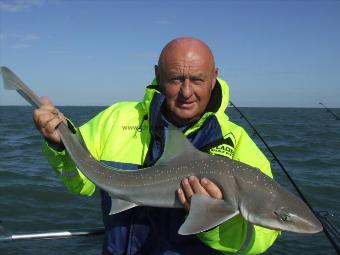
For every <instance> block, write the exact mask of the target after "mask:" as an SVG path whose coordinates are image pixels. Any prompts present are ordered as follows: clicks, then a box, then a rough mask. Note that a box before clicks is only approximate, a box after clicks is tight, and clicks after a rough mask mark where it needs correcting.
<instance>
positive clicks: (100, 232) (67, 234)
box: [0, 228, 105, 242]
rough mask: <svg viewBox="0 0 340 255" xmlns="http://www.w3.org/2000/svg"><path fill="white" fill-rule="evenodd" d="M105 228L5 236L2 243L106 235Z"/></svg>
mask: <svg viewBox="0 0 340 255" xmlns="http://www.w3.org/2000/svg"><path fill="white" fill-rule="evenodd" d="M104 231H105V230H104V229H103V228H92V229H73V230H64V231H55V232H41V233H30V234H16V235H4V236H0V242H6V241H20V240H37V239H59V238H71V237H79V236H97V235H103V234H104Z"/></svg>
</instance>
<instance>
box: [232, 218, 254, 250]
mask: <svg viewBox="0 0 340 255" xmlns="http://www.w3.org/2000/svg"><path fill="white" fill-rule="evenodd" d="M253 234H254V226H253V224H251V223H250V222H249V221H247V236H246V239H245V240H244V242H243V245H242V247H241V249H240V250H239V251H238V252H236V253H234V254H243V252H245V251H246V250H248V248H249V245H250V243H251V240H253Z"/></svg>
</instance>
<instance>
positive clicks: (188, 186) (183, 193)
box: [177, 176, 223, 211]
mask: <svg viewBox="0 0 340 255" xmlns="http://www.w3.org/2000/svg"><path fill="white" fill-rule="evenodd" d="M177 194H178V199H179V201H180V202H181V203H182V204H183V206H184V208H185V210H187V211H189V210H190V199H191V197H192V195H193V194H200V195H206V196H209V197H212V198H216V199H222V198H223V194H222V191H221V190H220V188H219V187H217V185H216V184H215V183H213V182H212V181H210V180H208V179H207V178H202V179H201V180H199V179H198V178H197V177H196V176H190V177H189V178H185V179H183V180H182V182H181V188H179V189H178V190H177Z"/></svg>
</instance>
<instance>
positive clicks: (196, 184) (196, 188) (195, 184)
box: [189, 176, 209, 196]
mask: <svg viewBox="0 0 340 255" xmlns="http://www.w3.org/2000/svg"><path fill="white" fill-rule="evenodd" d="M189 183H190V186H191V188H192V190H193V192H194V193H195V194H200V195H206V196H208V195H209V194H208V192H207V191H206V190H205V188H204V187H203V186H202V185H201V183H200V180H199V179H198V178H197V177H196V176H190V177H189Z"/></svg>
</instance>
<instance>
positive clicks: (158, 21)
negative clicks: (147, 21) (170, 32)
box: [155, 17, 171, 26]
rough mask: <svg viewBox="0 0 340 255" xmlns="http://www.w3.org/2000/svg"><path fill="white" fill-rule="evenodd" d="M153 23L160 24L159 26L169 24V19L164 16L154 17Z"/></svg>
mask: <svg viewBox="0 0 340 255" xmlns="http://www.w3.org/2000/svg"><path fill="white" fill-rule="evenodd" d="M155 23H156V24H157V25H161V26H165V25H170V24H171V22H170V20H169V19H168V18H166V17H161V18H158V19H156V21H155Z"/></svg>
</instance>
